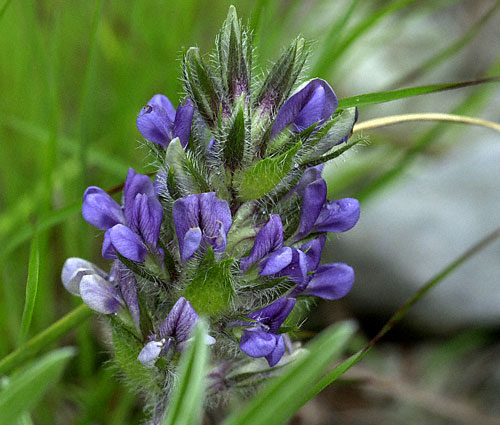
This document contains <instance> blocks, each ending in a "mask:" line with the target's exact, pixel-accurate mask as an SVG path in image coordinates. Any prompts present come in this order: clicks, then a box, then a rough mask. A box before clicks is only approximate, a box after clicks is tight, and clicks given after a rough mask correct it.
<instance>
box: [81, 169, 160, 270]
mask: <svg viewBox="0 0 500 425" xmlns="http://www.w3.org/2000/svg"><path fill="white" fill-rule="evenodd" d="M122 203H123V207H121V206H120V205H119V204H118V203H117V202H116V201H115V200H114V199H113V198H111V196H109V195H108V194H107V193H106V192H105V191H103V190H102V189H100V188H98V187H95V186H91V187H89V188H88V189H87V190H86V191H85V194H84V195H83V206H82V215H83V218H84V219H85V220H86V221H87V222H88V223H90V224H92V225H93V226H95V227H97V228H98V229H101V230H106V233H105V235H104V243H103V247H102V256H103V257H104V258H108V259H116V258H117V255H116V252H118V253H120V255H122V256H124V257H125V258H128V259H129V260H132V261H136V262H143V261H144V260H145V259H146V256H147V254H148V250H152V251H153V252H157V253H158V252H159V250H158V249H157V247H156V246H157V242H158V237H159V235H160V229H161V222H162V219H163V208H162V206H161V204H160V202H159V201H158V199H157V197H156V194H155V190H154V186H153V183H152V182H151V180H150V178H149V177H148V176H145V175H143V174H138V173H136V172H135V171H134V170H133V169H132V168H130V169H129V172H128V174H127V179H126V181H125V187H124V189H123V196H122Z"/></svg>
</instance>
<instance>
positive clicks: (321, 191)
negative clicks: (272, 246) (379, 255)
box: [295, 170, 360, 240]
mask: <svg viewBox="0 0 500 425" xmlns="http://www.w3.org/2000/svg"><path fill="white" fill-rule="evenodd" d="M306 171H307V170H306ZM304 174H305V173H304ZM314 177H316V179H315V180H313V178H314ZM311 180H312V181H311ZM301 182H302V184H301ZM297 192H298V193H299V194H300V193H301V192H302V208H301V213H300V226H299V232H298V234H297V235H296V236H295V240H299V239H302V238H303V237H304V236H306V235H308V234H309V233H311V232H333V233H340V232H346V231H347V230H349V229H351V228H352V227H354V225H355V224H356V223H357V222H358V220H359V215H360V207H359V202H358V200H357V199H353V198H343V199H338V200H336V201H327V200H326V194H327V187H326V182H325V180H324V179H323V178H322V177H321V174H319V175H316V176H314V172H313V171H311V172H309V173H308V175H307V179H304V181H302V179H301V181H300V182H299V184H298V185H297Z"/></svg>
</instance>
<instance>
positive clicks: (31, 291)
mask: <svg viewBox="0 0 500 425" xmlns="http://www.w3.org/2000/svg"><path fill="white" fill-rule="evenodd" d="M39 270H40V250H39V245H38V235H37V234H36V233H35V236H34V237H33V240H32V241H31V248H30V259H29V265H28V280H27V282H26V301H25V304H24V311H23V317H22V320H21V336H20V343H23V342H24V341H25V340H26V337H27V336H28V332H29V329H30V325H31V318H32V317H33V309H34V308H35V300H36V293H37V290H38V275H39Z"/></svg>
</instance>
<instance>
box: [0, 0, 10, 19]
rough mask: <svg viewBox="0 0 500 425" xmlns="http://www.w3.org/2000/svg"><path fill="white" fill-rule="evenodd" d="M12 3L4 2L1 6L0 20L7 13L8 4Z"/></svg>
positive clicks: (8, 0) (7, 0)
mask: <svg viewBox="0 0 500 425" xmlns="http://www.w3.org/2000/svg"><path fill="white" fill-rule="evenodd" d="M11 3H12V0H5V2H4V4H3V5H2V8H1V9H0V20H1V19H2V18H3V15H4V14H5V12H6V11H7V8H8V7H9V4H11Z"/></svg>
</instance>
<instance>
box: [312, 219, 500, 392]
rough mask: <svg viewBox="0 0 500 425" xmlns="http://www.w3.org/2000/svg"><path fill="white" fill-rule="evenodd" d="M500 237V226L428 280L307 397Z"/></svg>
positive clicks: (358, 356)
mask: <svg viewBox="0 0 500 425" xmlns="http://www.w3.org/2000/svg"><path fill="white" fill-rule="evenodd" d="M499 238H500V228H498V229H496V230H495V231H493V232H492V233H490V234H488V235H487V236H485V237H484V238H483V239H481V240H480V241H479V242H477V243H476V244H474V245H473V246H471V247H470V248H469V249H468V250H467V251H466V252H464V253H463V254H462V255H461V256H460V257H458V258H457V259H456V260H455V261H453V262H452V263H450V264H449V265H448V266H446V267H445V268H444V269H443V270H441V271H440V272H439V273H438V274H436V275H435V276H434V277H432V278H431V279H430V280H428V281H427V282H426V283H425V284H424V285H423V286H422V287H421V288H420V289H419V290H418V291H416V292H415V293H414V294H413V295H412V296H411V297H410V298H409V299H408V300H407V301H406V302H405V303H404V304H403V305H402V306H401V307H400V308H399V309H398V310H397V311H396V313H394V314H393V315H392V317H391V318H390V319H389V320H388V321H387V323H386V324H385V325H384V326H383V327H382V329H381V330H380V331H379V333H378V334H377V335H375V337H374V338H372V340H371V341H370V342H369V343H368V344H367V345H366V346H365V347H363V348H362V349H361V350H360V351H358V352H357V353H355V354H353V355H352V356H351V357H349V358H348V359H347V360H345V361H344V362H342V363H341V364H340V365H338V366H337V367H336V368H335V369H333V370H332V371H331V372H329V373H328V374H327V375H325V376H324V377H323V378H322V379H321V380H319V381H318V382H317V383H316V384H315V385H314V386H313V387H312V389H311V390H310V391H309V392H308V394H307V396H306V398H307V400H310V399H311V398H313V397H314V396H315V395H316V394H318V393H320V392H321V391H323V390H324V389H325V388H326V387H327V386H328V385H330V384H331V383H332V382H334V381H335V380H336V379H338V378H339V377H340V376H342V375H343V374H344V373H345V372H346V371H347V370H349V369H350V368H351V367H353V366H354V365H355V364H356V363H358V362H359V361H360V360H361V359H362V358H363V357H364V356H366V355H367V354H368V352H369V351H370V350H371V349H372V348H373V346H374V345H375V344H376V343H377V342H378V341H379V340H380V339H381V338H382V337H383V336H384V335H385V334H386V333H387V332H389V331H390V330H391V329H392V328H393V327H394V326H395V325H396V324H397V323H398V322H400V321H401V319H402V318H403V317H404V316H405V315H406V313H408V311H409V310H410V308H411V307H412V306H413V305H414V304H415V303H416V302H417V301H418V300H420V299H421V298H422V297H423V296H424V295H425V294H427V293H428V292H429V291H430V290H431V289H432V288H434V287H435V286H436V285H438V284H439V283H440V282H442V281H443V279H444V278H446V277H447V276H448V275H450V274H451V273H452V272H453V271H455V270H456V269H457V268H458V267H460V266H461V265H462V264H464V263H465V262H466V261H467V260H470V259H471V258H472V257H473V256H474V255H476V254H478V253H479V252H481V251H482V250H483V249H484V248H486V247H487V246H488V245H490V244H491V243H493V242H495V241H496V240H497V239H499Z"/></svg>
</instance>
